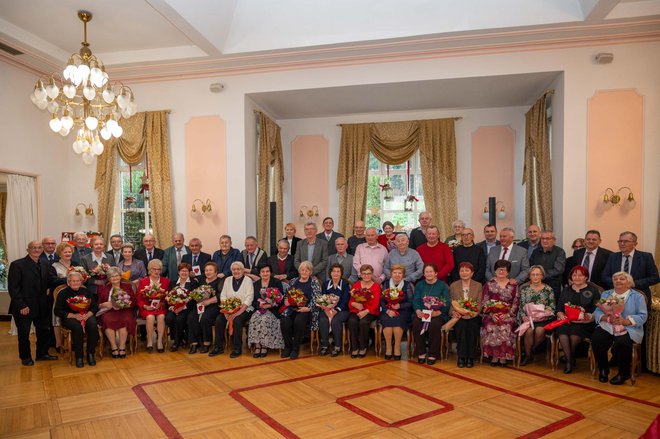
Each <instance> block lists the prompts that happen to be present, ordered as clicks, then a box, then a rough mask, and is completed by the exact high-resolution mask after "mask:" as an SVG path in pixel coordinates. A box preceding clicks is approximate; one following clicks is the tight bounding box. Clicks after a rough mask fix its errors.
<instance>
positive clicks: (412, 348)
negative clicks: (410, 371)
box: [407, 329, 415, 360]
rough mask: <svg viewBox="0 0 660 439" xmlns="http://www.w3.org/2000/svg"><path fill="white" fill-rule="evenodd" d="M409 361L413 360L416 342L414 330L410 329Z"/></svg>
mask: <svg viewBox="0 0 660 439" xmlns="http://www.w3.org/2000/svg"><path fill="white" fill-rule="evenodd" d="M407 337H408V359H409V360H410V359H412V357H413V353H414V352H415V341H414V340H413V336H412V329H408V336H407Z"/></svg>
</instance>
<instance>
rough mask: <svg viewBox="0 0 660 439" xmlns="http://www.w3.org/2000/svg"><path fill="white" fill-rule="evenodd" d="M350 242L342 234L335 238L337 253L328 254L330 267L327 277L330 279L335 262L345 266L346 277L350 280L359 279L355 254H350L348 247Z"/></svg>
mask: <svg viewBox="0 0 660 439" xmlns="http://www.w3.org/2000/svg"><path fill="white" fill-rule="evenodd" d="M347 248H348V243H347V242H346V238H344V237H343V236H340V237H339V238H337V239H336V240H335V250H336V251H335V253H334V254H332V255H330V256H328V269H327V270H326V276H325V278H326V279H330V270H331V268H332V266H333V265H334V264H340V265H341V266H342V267H343V269H344V270H343V273H344V278H345V279H347V280H348V281H350V282H355V281H357V280H358V274H357V271H355V267H353V255H350V254H348V252H347V251H346V249H347Z"/></svg>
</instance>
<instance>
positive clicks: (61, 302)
mask: <svg viewBox="0 0 660 439" xmlns="http://www.w3.org/2000/svg"><path fill="white" fill-rule="evenodd" d="M82 283H83V282H82V275H81V274H80V273H78V272H76V271H70V272H69V273H68V274H67V276H66V284H67V288H64V289H63V290H62V291H60V293H59V295H58V296H57V302H55V315H56V316H58V317H59V318H60V319H61V321H62V327H64V328H66V329H68V330H69V331H71V344H72V345H73V351H74V352H75V354H76V367H84V366H85V363H84V361H83V351H84V346H83V344H84V341H85V334H86V335H87V364H89V365H90V366H96V359H95V358H94V351H95V350H96V344H97V343H98V341H99V330H98V326H97V324H96V317H95V315H96V312H97V311H98V306H97V304H96V295H94V294H92V293H90V292H89V291H87V288H84V287H83V286H82ZM76 296H78V297H80V298H81V299H82V298H85V299H86V300H87V301H88V303H89V306H88V308H87V311H84V312H79V311H76V310H73V309H72V308H71V307H70V306H69V303H68V302H67V301H68V300H69V299H71V298H72V297H76ZM83 326H84V328H83Z"/></svg>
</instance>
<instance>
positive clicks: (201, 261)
mask: <svg viewBox="0 0 660 439" xmlns="http://www.w3.org/2000/svg"><path fill="white" fill-rule="evenodd" d="M192 260H193V255H192V252H190V251H188V253H186V254H185V255H183V257H182V258H181V263H182V264H183V263H186V264H190V265H191V266H192V267H193V270H194V268H195V266H194V265H193V263H192V262H193V261H192ZM207 262H211V255H210V254H208V253H204V252H199V255H197V265H198V266H199V274H194V273H192V272H191V273H190V277H195V278H198V277H199V276H204V265H206V263H207ZM178 279H179V276H178V274H177V280H178ZM174 282H175V283H176V280H175V281H174Z"/></svg>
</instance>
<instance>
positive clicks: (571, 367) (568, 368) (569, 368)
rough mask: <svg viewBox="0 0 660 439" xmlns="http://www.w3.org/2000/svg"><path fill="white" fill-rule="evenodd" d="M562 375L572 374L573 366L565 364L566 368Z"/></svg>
mask: <svg viewBox="0 0 660 439" xmlns="http://www.w3.org/2000/svg"><path fill="white" fill-rule="evenodd" d="M564 373H565V374H569V373H573V365H572V364H570V363H566V367H564Z"/></svg>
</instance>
